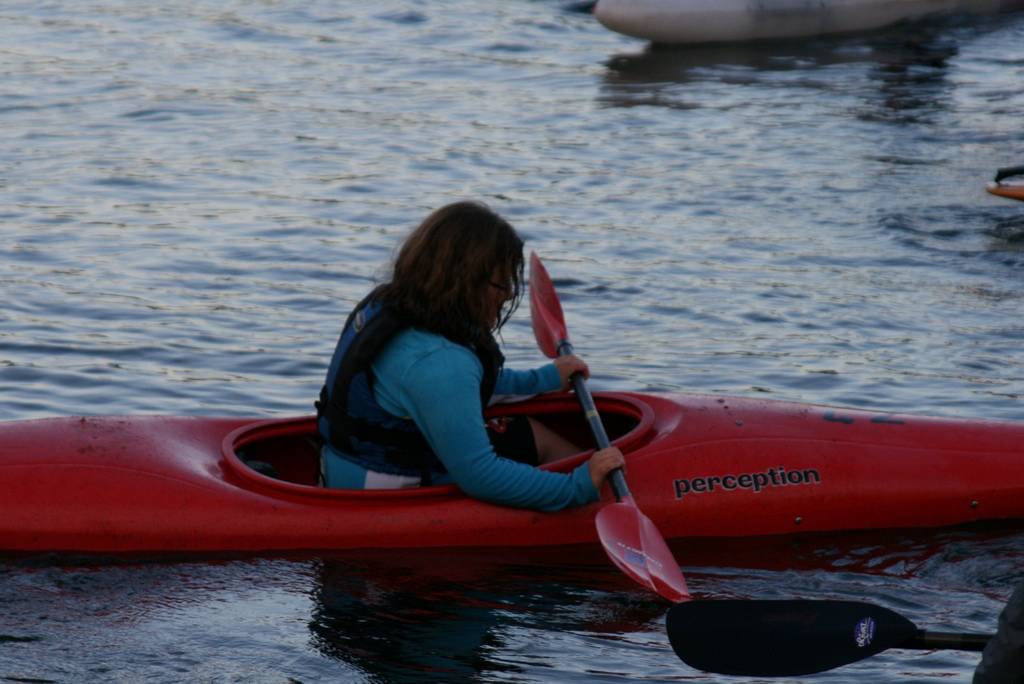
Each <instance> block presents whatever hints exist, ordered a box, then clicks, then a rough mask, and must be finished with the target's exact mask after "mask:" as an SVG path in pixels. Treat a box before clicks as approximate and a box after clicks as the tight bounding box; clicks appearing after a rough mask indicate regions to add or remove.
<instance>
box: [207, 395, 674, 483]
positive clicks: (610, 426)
mask: <svg viewBox="0 0 1024 684" xmlns="http://www.w3.org/2000/svg"><path fill="white" fill-rule="evenodd" d="M595 400H596V402H597V407H598V410H599V411H600V412H601V420H602V422H603V423H604V426H605V430H606V431H607V433H608V437H609V438H610V439H611V440H612V443H613V444H614V445H615V446H617V447H619V448H620V449H622V451H623V452H624V453H627V454H628V453H629V451H630V450H632V449H636V448H637V447H639V446H641V445H643V444H645V443H647V442H648V441H650V439H651V433H652V432H653V430H654V411H653V410H652V409H651V407H650V406H649V405H648V404H647V403H645V402H643V401H642V400H640V399H639V398H637V397H635V396H632V395H620V394H598V395H596V396H595ZM486 415H487V416H488V417H496V416H511V415H528V416H530V417H531V418H533V419H535V420H538V421H540V422H542V423H543V424H544V425H545V426H547V427H548V428H550V429H552V430H554V431H555V432H557V433H558V434H560V435H562V436H563V437H566V438H567V439H569V440H570V441H572V442H574V443H576V444H587V443H589V442H590V441H591V440H592V437H590V432H589V427H588V425H587V422H586V420H585V419H584V417H583V414H582V411H581V409H580V406H579V404H578V403H577V401H576V399H575V397H573V396H571V395H556V396H547V397H540V398H536V399H531V400H529V401H524V402H518V403H511V404H497V405H494V406H492V407H490V408H489V409H488V410H487V412H486ZM320 446H321V444H320V439H319V436H318V434H317V429H316V419H315V418H314V417H312V416H309V417H303V418H288V419H282V420H268V421H260V422H257V423H250V424H247V425H244V426H242V427H240V428H238V429H237V430H234V431H233V432H231V433H230V434H229V435H227V437H225V439H224V442H223V445H222V451H223V456H224V460H225V463H226V470H228V471H229V472H231V473H233V474H235V475H237V476H239V477H240V478H242V479H243V480H245V481H247V482H249V483H253V484H256V483H258V484H259V485H260V487H261V488H268V487H269V488H272V489H276V490H280V491H287V492H290V493H294V494H298V493H301V494H303V495H305V496H340V495H343V496H347V497H351V496H371V497H372V496H394V495H406V496H420V495H424V494H438V493H451V492H452V491H454V490H455V487H454V486H453V485H441V486H435V487H420V488H416V489H402V490H341V489H324V488H322V487H319V486H318V484H317V483H318V480H319V474H320ZM590 452H591V450H587V451H583V452H581V453H579V454H576V455H573V456H570V457H569V458H566V459H562V460H561V461H558V462H555V463H551V464H548V465H546V466H544V467H545V468H546V469H550V470H555V471H569V470H571V469H573V468H575V467H576V466H577V465H578V464H579V463H581V462H582V461H583V460H584V459H586V458H587V457H588V456H589V454H590Z"/></svg>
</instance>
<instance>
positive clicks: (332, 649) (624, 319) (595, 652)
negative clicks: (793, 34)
mask: <svg viewBox="0 0 1024 684" xmlns="http://www.w3.org/2000/svg"><path fill="white" fill-rule="evenodd" d="M0 22H2V25H3V26H4V40H3V41H2V42H0V75H2V80H0V155H2V156H0V159H2V160H3V164H2V165H0V200H2V202H0V227H2V231H3V233H2V235H3V238H4V240H3V241H2V242H0V283H2V288H3V293H4V306H3V307H0V323H2V325H0V419H7V420H15V419H24V418H32V417H39V416H47V415H69V414H81V413H86V414H94V413H100V414H117V413H130V414H135V413H172V414H192V415H206V414H236V415H267V416H269V415H292V414H297V413H306V412H308V411H310V410H311V401H312V398H313V397H314V395H315V394H316V392H317V391H318V390H319V386H320V383H321V381H322V375H323V372H324V365H325V363H326V360H327V357H328V356H329V354H330V352H331V349H332V347H333V344H334V341H335V337H336V334H337V330H338V327H339V325H340V322H341V318H342V317H343V316H344V314H345V313H346V311H347V309H348V308H349V307H350V306H351V304H353V303H354V302H355V301H356V300H357V299H359V298H360V297H361V296H362V294H363V293H364V292H365V291H366V289H367V288H368V287H369V286H370V284H371V282H372V280H373V278H374V277H375V276H377V275H379V274H380V273H381V266H382V265H383V264H384V263H385V262H386V260H387V259H388V257H389V255H390V253H391V250H392V248H393V246H394V244H395V243H396V241H397V240H399V239H400V237H401V236H402V235H403V234H404V233H405V232H406V231H407V230H408V229H409V227H410V226H412V225H413V224H415V223H416V222H417V221H418V220H419V219H420V218H421V217H422V216H423V215H424V214H425V213H426V212H427V211H429V210H430V209H431V208H434V207H436V206H438V205H440V204H442V203H445V202H448V201H451V200H454V199H460V198H465V197H475V198H481V199H484V200H486V201H488V202H489V203H491V204H492V205H493V206H494V207H495V208H497V209H498V210H499V211H501V212H503V213H504V214H506V215H507V216H508V217H509V218H510V219H511V220H512V221H513V223H515V225H516V226H517V227H518V228H519V229H520V231H521V232H522V233H523V234H524V235H525V236H526V237H527V238H528V244H529V247H530V248H532V249H536V250H537V251H538V252H540V253H541V254H542V255H543V256H544V258H545V261H546V262H547V264H548V267H549V270H550V271H551V272H552V274H553V275H554V276H555V279H556V283H557V285H558V287H559V291H560V293H561V295H562V299H563V303H564V305H565V308H566V312H567V316H568V323H569V327H570V329H571V331H572V333H573V337H574V340H575V341H576V343H577V346H578V348H579V350H580V352H581V353H583V354H584V355H586V357H587V358H588V360H589V361H590V364H591V366H592V367H593V368H594V371H595V378H594V381H593V383H592V384H593V385H594V386H595V387H596V388H599V389H600V388H603V389H640V390H682V391H701V392H718V393H725V394H741V395H752V394H756V395H758V396H768V397H773V398H780V399H794V400H798V401H805V402H816V403H829V404H840V405H851V406H862V407H874V408H880V409H885V410H900V411H909V412H917V413H925V414H938V415H961V416H971V417H995V418H1001V419H1020V418H1021V417H1022V416H1024V360H1022V359H1024V356H1022V355H1021V353H1020V351H1019V347H1020V345H1021V343H1022V342H1024V322H1022V318H1021V302H1022V298H1024V205H1022V204H1020V203H1012V202H1008V201H1006V200H1000V199H996V198H993V197H990V196H988V195H986V194H985V193H984V191H983V185H984V182H985V181H987V180H988V179H990V178H991V175H992V173H993V172H994V170H995V168H997V167H1000V166H1007V165H1011V164H1019V163H1024V145H1022V134H1021V130H1020V121H1021V119H1020V112H1021V111H1024V85H1022V84H1024V48H1022V47H1021V46H1022V45H1024V15H1022V14H1020V13H1017V14H1011V15H1005V16H1000V17H989V18H983V19H969V18H964V17H957V18H952V19H950V20H948V21H943V22H938V23H931V24H926V25H917V26H911V27H901V28H898V29H894V30H891V31H887V32H883V33H878V34H871V35H857V36H850V37H841V38H833V39H827V40H823V39H819V40H810V41H800V42H792V43H781V44H779V43H774V44H767V45H760V46H728V47H722V46H720V47H713V48H712V47H708V48H699V49H685V50H684V49H675V50H666V49H651V48H649V47H648V46H646V45H645V44H644V43H642V42H639V41H634V40H631V39H628V38H625V37H622V36H618V35H615V34H612V33H609V32H607V31H605V30H604V29H603V28H601V27H600V26H599V25H598V24H597V23H596V22H595V21H594V20H593V18H592V17H590V16H589V15H586V14H583V13H579V12H574V11H569V10H568V9H567V7H566V6H565V3H559V2H555V1H553V0H550V1H549V0H544V1H540V0H537V1H526V0H513V1H509V2H503V3H494V2H483V1H482V0H481V1H478V0H462V1H460V2H442V1H435V2H431V3H402V2H398V1H396V0H382V1H380V2H375V3H329V2H303V3H298V2H285V1H274V0H268V1H266V2H261V3H241V2H228V3H222V2H221V3H215V2H209V1H197V2H189V3H183V2H168V3H162V4H159V5H152V6H150V5H148V4H145V3H129V2H104V3H90V2H74V3H28V2H23V3H17V2H8V3H4V4H3V5H2V6H0ZM523 313H525V312H523ZM505 342H506V346H507V351H508V354H509V357H510V359H511V361H512V362H513V363H517V362H518V363H519V364H525V363H532V362H535V361H536V360H537V358H538V354H537V352H536V351H535V350H534V345H533V341H532V334H531V332H530V329H529V325H528V322H527V317H526V316H525V315H522V313H521V314H520V315H519V316H518V317H517V318H516V320H515V321H514V322H513V323H512V324H511V325H510V326H509V327H508V328H507V330H506V334H505ZM589 553H590V552H583V553H582V555H581V554H580V553H576V552H575V551H574V552H572V553H571V554H565V555H558V556H554V557H553V556H550V555H547V556H544V557H541V558H532V557H527V558H521V557H517V556H513V557H508V558H505V557H503V556H500V555H499V556H498V557H494V555H493V554H484V555H483V556H482V557H480V558H477V557H474V556H473V555H472V554H461V555H459V554H456V555H454V556H453V555H446V554H433V555H426V556H424V555H417V554H413V555H402V554H398V555H386V554H385V555H372V554H371V555H366V554H357V555H352V556H341V557H338V558H319V557H317V558H293V559H242V560H237V559H236V560H230V559H224V560H221V561H218V562H206V561H197V560H195V559H166V560H165V561H163V562H153V561H147V562H145V563H135V564H133V563H121V564H116V565H109V564H102V563H101V564H97V563H95V562H84V561H81V562H80V561H73V560H66V559H65V560H60V559H45V558H44V559H30V560H27V561H26V560H23V559H22V560H10V561H8V562H6V563H5V564H3V565H0V598H2V602H0V603H2V605H4V606H5V608H6V610H5V611H3V614H2V615H0V678H21V679H29V680H52V681H90V680H96V679H104V680H114V681H133V680H138V679H142V678H147V679H155V680H163V681H176V680H185V679H201V680H215V681H234V680H242V679H245V680H252V679H255V680H257V681H287V680H288V678H292V679H297V680H302V681H323V680H329V679H334V680H338V679H341V680H345V679H352V680H362V681H391V680H402V679H407V680H410V681H423V680H426V679H433V680H438V681H458V680H464V679H467V678H471V677H476V678H477V679H479V680H481V681H567V680H579V681H602V680H604V681H611V680H622V679H641V678H643V679H648V680H653V681H675V680H679V679H689V678H696V679H704V680H711V681H714V680H715V678H714V677H710V676H704V675H701V674H699V673H697V672H695V671H693V670H690V669H689V668H687V667H686V666H684V665H682V664H681V663H680V662H679V661H678V660H677V659H676V658H675V656H674V655H673V654H672V652H671V649H670V648H669V646H668V644H667V641H666V638H665V636H664V630H663V628H662V622H661V621H662V618H663V615H664V609H665V607H664V605H663V604H661V603H660V602H659V601H657V600H656V599H652V598H651V597H648V596H646V595H645V594H643V593H642V592H640V591H639V590H636V589H634V588H633V587H632V586H631V585H630V584H629V582H628V580H624V579H622V578H620V577H619V575H618V574H617V572H616V571H615V570H614V569H612V568H610V566H609V565H608V564H607V563H606V562H605V561H604V560H603V559H602V558H601V557H600V556H599V555H594V556H593V557H591V556H590V555H588V554H589ZM678 557H679V558H680V559H681V560H682V562H683V563H684V565H685V568H684V569H685V570H686V573H687V577H688V578H689V579H690V581H691V584H692V585H693V588H694V589H695V590H696V591H697V592H698V593H699V594H701V595H705V596H756V597H761V598H776V597H792V596H808V597H837V598H844V597H852V596H860V595H864V596H867V597H868V598H869V599H871V600H874V601H876V602H879V603H882V604H884V605H888V606H889V607H892V608H895V609H897V610H899V611H900V612H903V613H904V614H907V615H908V616H910V617H911V618H912V619H913V620H914V621H915V622H918V623H919V624H922V625H928V626H934V627H940V628H945V629H956V630H965V631H967V630H983V631H987V630H991V629H993V628H994V625H995V613H996V612H997V611H998V609H999V606H1000V605H1001V602H1002V601H1003V600H1005V598H1006V597H1007V596H1008V594H1009V592H1010V589H1011V588H1012V584H1013V583H1014V582H1017V581H1019V580H1020V579H1022V574H1024V573H1022V571H1021V567H1022V566H1021V559H1022V557H1024V536H1022V535H1021V534H1019V533H1018V532H1016V531H1015V530H1014V529H1004V530H1002V531H999V532H979V531H971V532H938V533H929V534H915V535H908V536H905V537H901V536H894V535H890V536H885V537H855V538H841V539H838V540H837V539H830V538H821V539H814V540H803V541H793V540H785V541H779V542H770V543H769V542H764V543H761V542H758V543H754V542H745V543H740V542H732V543H731V544H724V545H721V546H714V547H713V548H710V549H709V548H706V547H704V546H693V547H688V546H684V547H681V548H680V549H679V550H678ZM976 662H977V656H976V655H970V654H964V653H959V652H935V653H915V652H910V651H895V652H891V653H887V654H883V655H882V656H879V657H876V658H873V659H871V660H870V661H865V662H864V663H861V664H859V665H856V666H852V667H848V668H844V669H841V670H837V671H835V672H833V673H830V674H827V675H823V676H821V678H820V679H821V680H822V681H851V682H852V681H880V682H881V681H892V682H897V681H900V682H903V681H939V680H942V681H948V680H949V679H950V678H953V679H961V680H963V679H966V678H967V676H968V675H969V672H970V671H971V670H972V669H973V667H974V664H975V663H976Z"/></svg>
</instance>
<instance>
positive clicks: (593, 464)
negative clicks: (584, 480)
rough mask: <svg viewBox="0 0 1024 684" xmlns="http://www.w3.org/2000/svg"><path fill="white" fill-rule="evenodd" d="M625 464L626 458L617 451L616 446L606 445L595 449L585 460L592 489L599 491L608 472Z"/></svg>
mask: <svg viewBox="0 0 1024 684" xmlns="http://www.w3.org/2000/svg"><path fill="white" fill-rule="evenodd" d="M625 464H626V458H625V457H624V456H623V455H622V452H621V451H619V448H618V447H608V448H607V449H601V450H600V451H595V452H594V454H593V455H592V456H591V457H590V461H588V462H587V466H588V467H589V469H590V481H591V482H593V483H594V489H596V490H597V491H601V485H602V484H603V483H604V478H606V477H607V476H608V473H610V472H612V471H613V470H615V469H616V468H621V467H622V466H624V465H625Z"/></svg>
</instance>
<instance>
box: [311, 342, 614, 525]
mask: <svg viewBox="0 0 1024 684" xmlns="http://www.w3.org/2000/svg"><path fill="white" fill-rule="evenodd" d="M372 368H373V374H374V396H375V398H376V399H377V402H378V403H379V404H380V405H381V407H382V408H383V409H384V410H385V411H388V412H389V413H391V414H392V415H395V416H400V417H408V418H412V420H413V421H414V422H415V423H416V426H417V427H418V428H419V429H420V431H421V432H422V433H423V436H424V437H425V438H426V440H427V443H429V444H430V447H431V448H432V449H433V450H434V453H435V454H437V456H438V458H440V459H441V462H442V463H444V465H445V468H447V469H448V473H449V475H450V476H451V478H452V481H454V482H455V484H456V485H458V486H459V488H460V489H462V491H464V492H465V493H467V494H469V495H470V496H473V497H476V498H478V499H483V500H485V501H490V502H493V503H498V504H503V505H506V506H514V507H517V508H530V509H535V510H540V511H557V510H561V509H563V508H570V507H572V506H580V505H583V504H586V503H590V502H592V501H596V500H597V498H598V493H597V491H596V490H595V489H594V485H593V482H592V481H591V479H590V472H589V470H588V467H587V464H586V463H583V464H581V465H579V466H578V467H577V468H576V469H575V470H573V471H572V472H571V473H568V474H565V473H554V472H549V471H545V470H538V469H537V468H534V467H532V466H529V465H526V464H524V463H518V462H516V461H512V460H509V459H506V458H502V457H500V456H498V454H496V453H495V451H494V448H493V447H492V446H491V442H490V440H489V439H488V437H487V432H486V428H485V427H484V423H483V418H482V413H483V407H482V406H481V405H480V382H481V380H482V379H483V366H482V365H481V364H480V360H479V359H478V358H477V357H476V355H475V354H473V352H471V351H470V350H469V349H467V348H466V347H463V346H461V345H458V344H455V343H453V342H451V341H450V340H448V339H447V338H444V337H442V336H440V335H435V334H432V333H428V332H424V331H422V330H416V329H409V330H405V331H403V332H401V333H399V334H398V336H396V337H395V339H393V340H392V341H391V342H389V343H388V345H387V346H386V347H385V348H384V350H383V351H382V352H381V353H380V354H378V355H377V357H376V358H375V359H374V361H373V363H372ZM560 386H561V379H560V378H559V375H558V370H557V369H556V368H555V366H554V364H548V365H546V366H543V367H541V368H538V369H535V370H529V371H515V370H511V369H503V370H502V372H501V373H500V374H499V375H498V378H497V383H496V385H495V389H494V393H495V395H529V394H538V393H541V392H550V391H553V390H556V389H558V388H559V387H560ZM328 484H330V482H328Z"/></svg>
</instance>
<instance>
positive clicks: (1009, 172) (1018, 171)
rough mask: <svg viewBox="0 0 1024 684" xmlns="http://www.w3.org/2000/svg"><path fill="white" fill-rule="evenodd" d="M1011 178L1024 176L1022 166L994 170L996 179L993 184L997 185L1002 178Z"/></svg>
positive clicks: (1023, 167)
mask: <svg viewBox="0 0 1024 684" xmlns="http://www.w3.org/2000/svg"><path fill="white" fill-rule="evenodd" d="M1011 176H1024V166H1007V167H1005V168H1002V169H996V177H995V180H994V181H993V182H995V183H998V182H999V181H1001V180H1003V179H1004V178H1010V177H1011Z"/></svg>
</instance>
